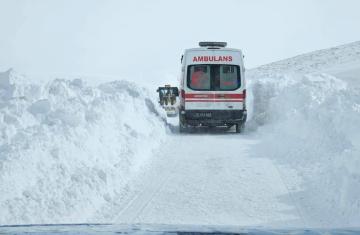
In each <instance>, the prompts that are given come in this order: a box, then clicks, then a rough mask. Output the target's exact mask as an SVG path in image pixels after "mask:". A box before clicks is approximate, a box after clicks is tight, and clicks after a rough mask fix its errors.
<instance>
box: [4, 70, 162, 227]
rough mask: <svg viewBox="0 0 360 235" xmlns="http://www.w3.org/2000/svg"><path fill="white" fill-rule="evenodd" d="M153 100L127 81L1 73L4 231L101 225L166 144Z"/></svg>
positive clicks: (160, 118) (10, 72)
mask: <svg viewBox="0 0 360 235" xmlns="http://www.w3.org/2000/svg"><path fill="white" fill-rule="evenodd" d="M148 97H151V96H150V94H148V92H147V90H145V89H142V88H139V87H138V86H136V85H135V84H132V83H129V82H126V81H116V82H111V83H105V84H101V85H99V86H97V87H90V86H87V85H86V84H84V83H83V81H82V80H80V79H75V80H63V79H57V80H54V81H52V82H49V83H47V84H46V85H38V84H34V83H29V82H27V81H26V79H25V78H24V77H22V76H20V75H17V74H16V73H15V72H13V71H11V70H9V71H7V72H4V73H0V195H1V197H0V224H24V223H83V222H96V221H91V218H92V217H94V216H96V215H97V214H98V212H99V210H101V209H102V208H104V207H108V208H111V207H113V206H116V202H117V201H118V200H119V198H121V197H122V194H124V193H126V187H130V185H129V184H128V182H129V181H130V180H131V179H132V177H134V176H136V172H137V171H138V170H139V169H141V168H142V167H144V166H145V165H146V161H147V159H148V157H149V156H151V152H152V151H153V150H154V149H156V148H157V147H158V146H159V145H160V144H161V143H162V142H163V140H164V139H165V136H166V133H165V132H166V128H165V125H164V122H163V117H162V116H161V115H160V114H159V112H158V110H157V105H155V104H154V103H152V101H151V100H150V99H149V98H148Z"/></svg>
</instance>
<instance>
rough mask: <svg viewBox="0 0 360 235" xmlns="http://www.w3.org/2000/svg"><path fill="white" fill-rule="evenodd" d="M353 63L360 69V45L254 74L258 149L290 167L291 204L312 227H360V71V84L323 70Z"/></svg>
mask: <svg viewBox="0 0 360 235" xmlns="http://www.w3.org/2000/svg"><path fill="white" fill-rule="evenodd" d="M354 62H355V64H356V62H358V65H359V66H358V68H360V42H357V43H352V44H348V45H344V46H340V47H336V48H331V49H327V50H321V51H317V52H313V53H310V54H305V55H302V56H297V57H294V58H291V59H288V60H284V61H280V62H277V63H273V64H269V65H266V66H263V67H260V68H257V69H254V70H251V71H249V74H248V82H249V90H250V92H249V93H251V97H250V98H251V103H252V108H253V109H252V110H251V116H252V118H251V120H250V121H249V122H248V131H250V132H251V131H255V130H256V134H257V135H259V136H260V137H259V138H260V142H259V144H258V145H257V146H255V148H254V149H253V152H252V154H253V156H255V157H266V158H272V159H274V160H275V161H276V162H277V163H279V164H280V166H283V167H279V170H280V171H281V172H282V174H283V180H284V183H285V184H286V185H287V187H288V189H289V190H290V191H292V197H293V200H294V201H293V202H290V203H295V204H297V207H298V208H297V210H298V211H299V213H300V215H301V216H302V217H303V218H302V219H303V222H304V224H305V225H307V226H308V227H344V226H345V227H346V226H347V227H349V226H359V225H360V223H359V221H360V196H359V195H360V73H359V74H358V75H357V76H358V83H357V84H358V85H354V83H349V82H348V81H347V80H346V79H342V78H338V77H335V76H333V75H330V74H328V73H326V72H323V71H327V70H329V69H330V70H336V69H338V70H341V69H342V67H346V65H347V64H349V63H352V64H354ZM281 169H284V170H281ZM285 169H295V170H296V172H297V173H296V174H295V176H294V174H293V173H290V172H288V171H286V170H285Z"/></svg>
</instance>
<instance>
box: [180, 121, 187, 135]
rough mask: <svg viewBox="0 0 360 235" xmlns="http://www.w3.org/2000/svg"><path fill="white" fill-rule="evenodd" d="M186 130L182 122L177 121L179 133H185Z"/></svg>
mask: <svg viewBox="0 0 360 235" xmlns="http://www.w3.org/2000/svg"><path fill="white" fill-rule="evenodd" d="M186 130H187V129H186V127H185V126H184V125H183V124H181V123H179V132H180V133H185V132H186Z"/></svg>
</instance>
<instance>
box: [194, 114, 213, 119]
mask: <svg viewBox="0 0 360 235" xmlns="http://www.w3.org/2000/svg"><path fill="white" fill-rule="evenodd" d="M194 116H195V117H197V118H211V113H195V115H194Z"/></svg>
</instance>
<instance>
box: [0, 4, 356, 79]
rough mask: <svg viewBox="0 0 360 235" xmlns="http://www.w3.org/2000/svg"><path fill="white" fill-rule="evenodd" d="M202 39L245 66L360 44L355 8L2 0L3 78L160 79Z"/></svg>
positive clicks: (0, 61) (174, 70) (0, 55)
mask: <svg viewBox="0 0 360 235" xmlns="http://www.w3.org/2000/svg"><path fill="white" fill-rule="evenodd" d="M201 40H221V41H227V42H228V45H229V46H230V47H234V48H240V49H242V50H243V51H244V54H245V56H246V57H245V63H246V66H247V67H248V68H251V67H255V66H258V65H261V64H265V63H269V62H272V61H276V60H279V59H283V58H287V57H291V56H295V55H297V54H300V53H304V52H309V51H313V50H316V49H322V48H327V47H331V46H336V45H339V44H344V43H348V42H353V41H357V40H360V1H359V0H242V1H241V0H238V1H236V0H222V1H217V0H214V1H211V0H197V1H195V0H181V1H180V0H177V1H170V0H153V1H150V0H113V1H110V0H28V1H25V0H0V71H1V70H6V69H8V68H10V67H12V68H14V69H15V70H16V71H18V72H20V73H23V74H27V75H29V76H30V77H32V78H35V79H37V78H41V79H44V78H47V79H50V78H54V77H59V76H60V77H68V78H70V77H74V76H89V77H94V76H97V77H99V76H101V77H103V79H104V80H109V79H110V77H111V78H126V79H129V80H138V81H142V80H144V79H146V80H148V81H149V82H151V81H158V80H166V79H167V78H170V77H174V76H177V74H178V71H179V62H180V56H181V53H182V51H183V49H185V48H189V47H196V46H197V43H198V41H201ZM89 79H90V78H89ZM92 79H94V78H92Z"/></svg>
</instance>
